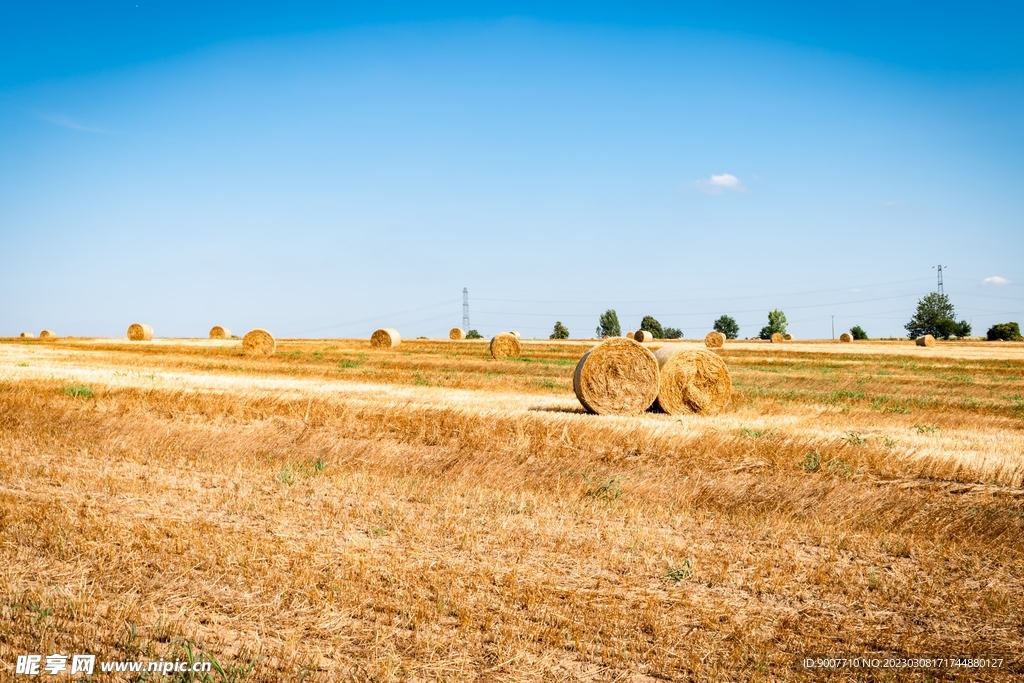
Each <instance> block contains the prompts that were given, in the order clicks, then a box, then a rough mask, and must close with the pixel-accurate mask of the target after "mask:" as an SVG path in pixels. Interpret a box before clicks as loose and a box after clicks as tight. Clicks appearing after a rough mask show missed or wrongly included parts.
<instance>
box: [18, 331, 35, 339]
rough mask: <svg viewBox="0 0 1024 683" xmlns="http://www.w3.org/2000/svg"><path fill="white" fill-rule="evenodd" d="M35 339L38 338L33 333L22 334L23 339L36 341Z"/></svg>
mask: <svg viewBox="0 0 1024 683" xmlns="http://www.w3.org/2000/svg"><path fill="white" fill-rule="evenodd" d="M35 337H36V335H34V334H32V333H31V332H22V333H21V338H22V339H35Z"/></svg>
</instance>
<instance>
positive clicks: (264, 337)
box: [242, 328, 277, 356]
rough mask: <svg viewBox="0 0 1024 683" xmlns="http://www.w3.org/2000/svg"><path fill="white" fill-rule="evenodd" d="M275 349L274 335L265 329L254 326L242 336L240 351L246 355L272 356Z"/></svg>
mask: <svg viewBox="0 0 1024 683" xmlns="http://www.w3.org/2000/svg"><path fill="white" fill-rule="evenodd" d="M275 350H277V341H276V340H275V339H274V335H272V334H270V333H269V332H267V331H266V330H261V329H259V328H256V329H255V330H249V331H248V332H247V333H246V335H245V336H244V337H242V353H244V354H245V355H247V356H273V355H274V351H275Z"/></svg>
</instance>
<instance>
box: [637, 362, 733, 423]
mask: <svg viewBox="0 0 1024 683" xmlns="http://www.w3.org/2000/svg"><path fill="white" fill-rule="evenodd" d="M654 357H655V358H656V359H657V360H658V367H659V368H660V369H661V380H660V386H659V388H658V402H657V406H658V408H660V409H661V410H662V411H663V412H666V413H668V414H669V415H681V414H685V413H699V414H701V415H714V414H715V413H718V412H721V411H722V410H723V409H724V408H725V407H726V406H728V405H729V398H730V397H731V396H732V379H731V378H730V377H729V369H728V368H727V367H725V361H723V360H722V359H721V358H720V357H719V356H718V354H716V353H712V352H711V351H705V350H704V349H699V350H696V351H691V350H687V349H680V348H674V347H672V346H665V347H663V348H660V349H658V351H657V352H655V354H654Z"/></svg>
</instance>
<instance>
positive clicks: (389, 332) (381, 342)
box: [370, 327, 402, 349]
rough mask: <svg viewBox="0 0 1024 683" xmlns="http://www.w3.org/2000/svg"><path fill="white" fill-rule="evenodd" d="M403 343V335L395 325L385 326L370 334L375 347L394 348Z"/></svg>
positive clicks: (371, 344)
mask: <svg viewBox="0 0 1024 683" xmlns="http://www.w3.org/2000/svg"><path fill="white" fill-rule="evenodd" d="M401 343H402V335H400V334H398V330H396V329H395V328H393V327H384V328H382V329H379V330H377V331H376V332H374V333H373V334H372V335H370V346H372V347H373V348H375V349H393V348H395V347H396V346H398V345H399V344H401Z"/></svg>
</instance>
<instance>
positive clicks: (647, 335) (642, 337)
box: [633, 330, 654, 343]
mask: <svg viewBox="0 0 1024 683" xmlns="http://www.w3.org/2000/svg"><path fill="white" fill-rule="evenodd" d="M633 339H634V340H636V341H638V342H641V343H642V342H651V341H654V334H652V333H651V332H648V331H647V330H637V331H636V332H634V333H633Z"/></svg>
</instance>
